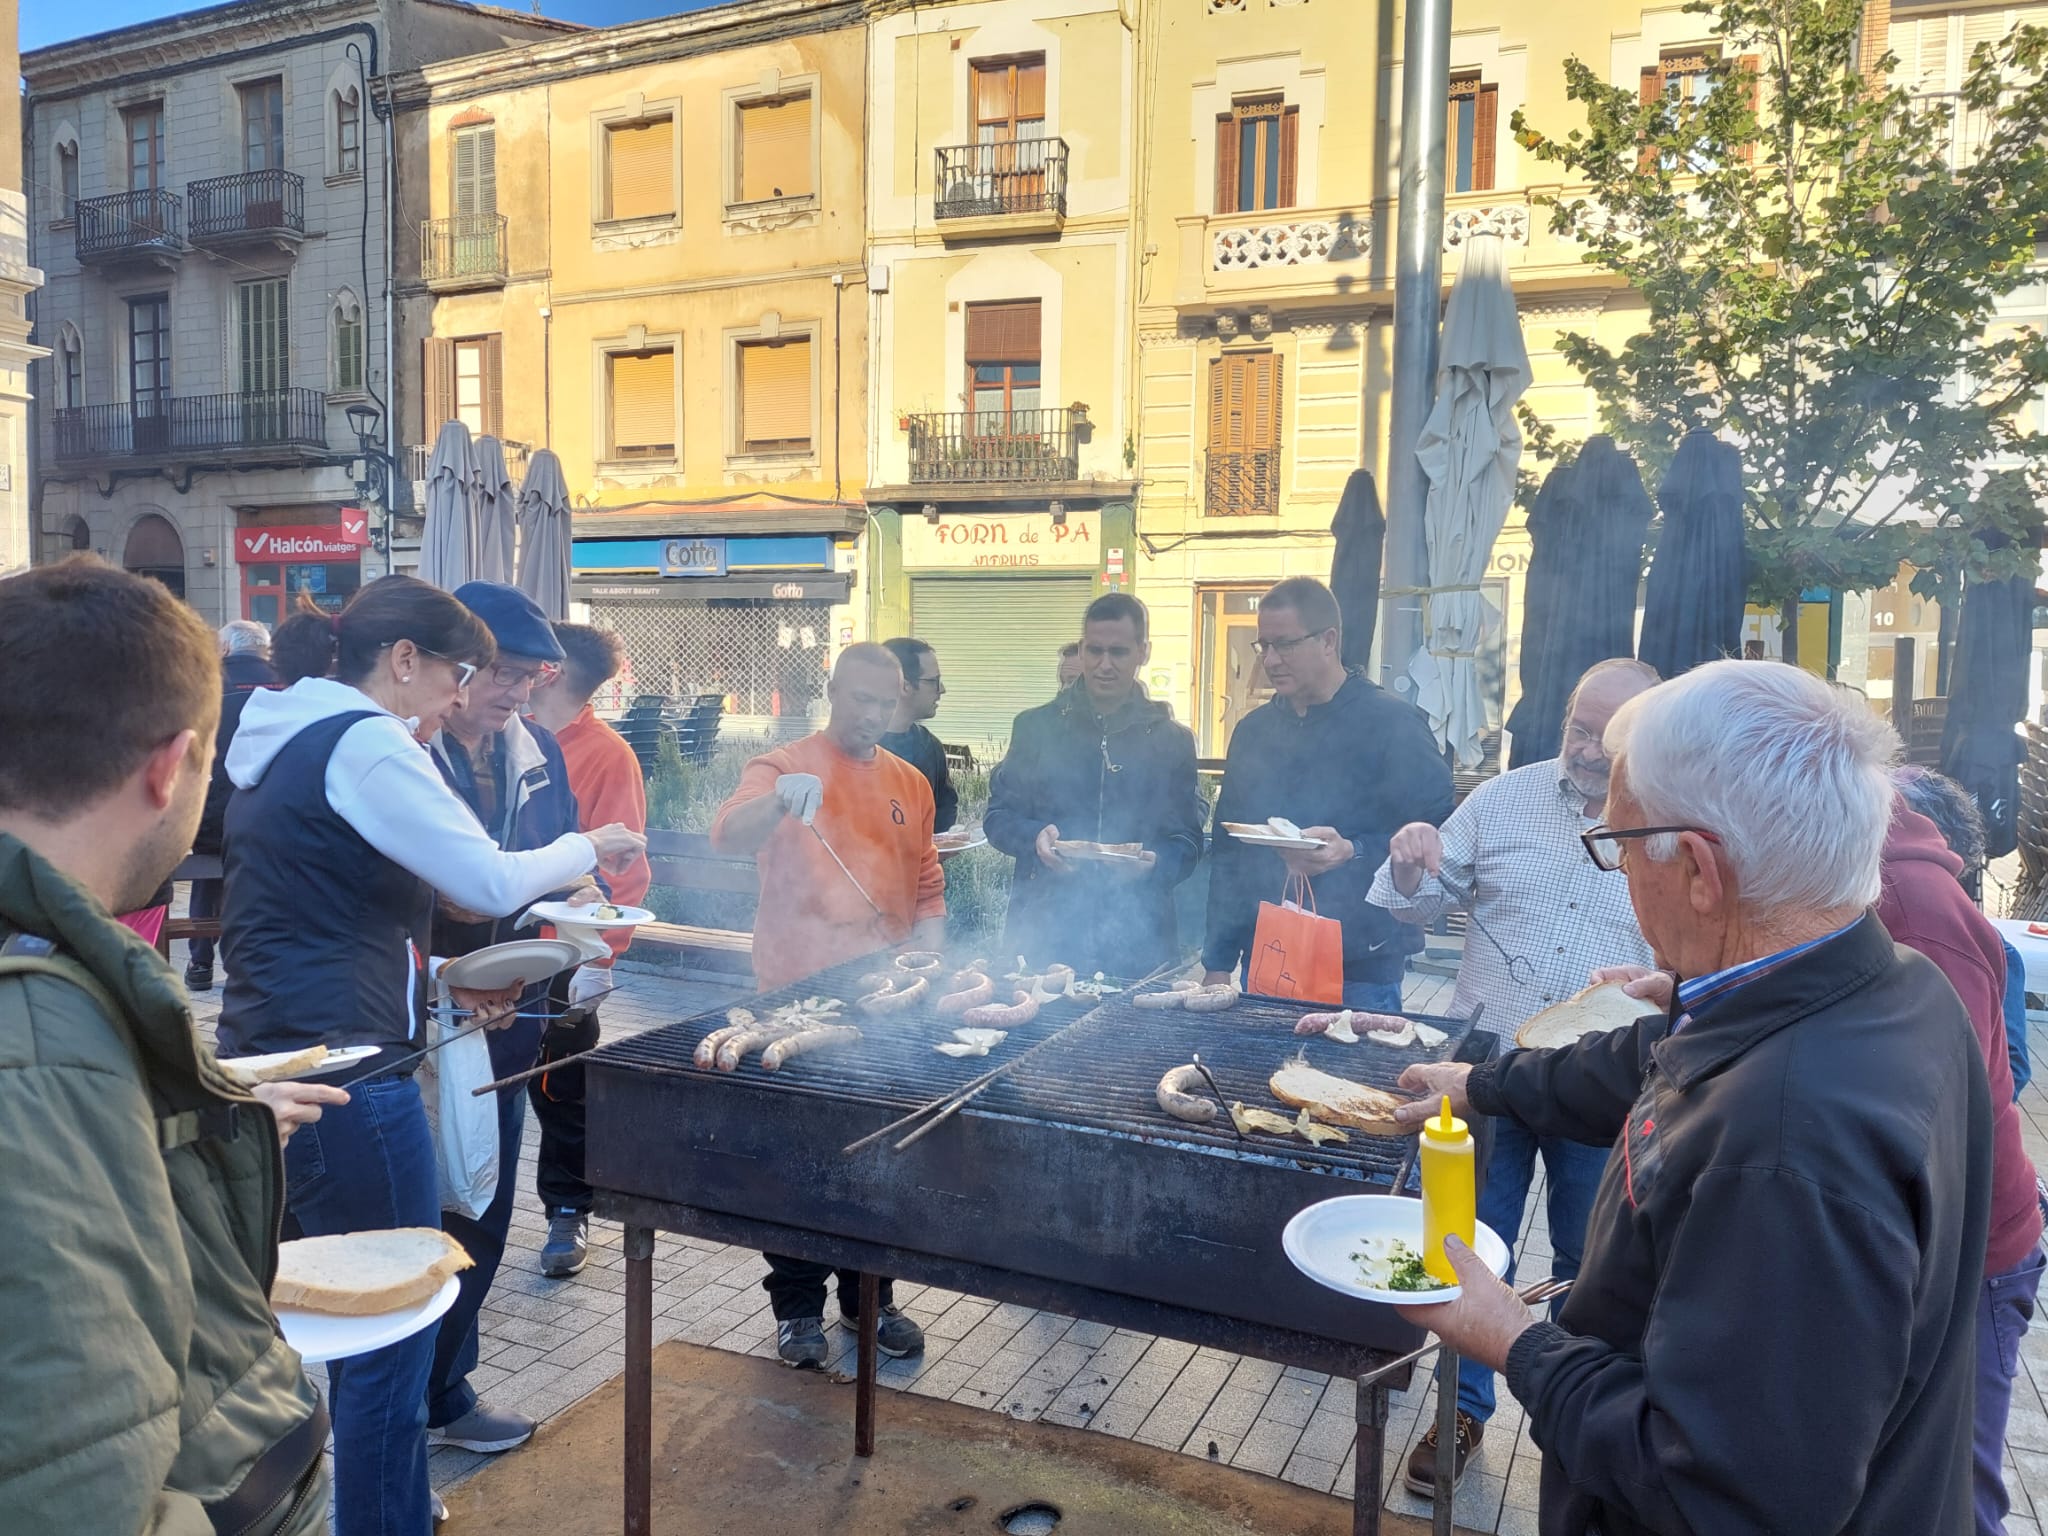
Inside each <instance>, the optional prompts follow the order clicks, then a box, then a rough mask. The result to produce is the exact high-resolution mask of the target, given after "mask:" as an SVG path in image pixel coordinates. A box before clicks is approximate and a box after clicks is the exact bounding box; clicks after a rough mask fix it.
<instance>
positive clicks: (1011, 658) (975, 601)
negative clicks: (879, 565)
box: [910, 576, 1095, 764]
mask: <svg viewBox="0 0 2048 1536" xmlns="http://www.w3.org/2000/svg"><path fill="white" fill-rule="evenodd" d="M1094 596H1095V582H1094V580H1093V578H1091V577H1088V576H1073V577H1063V576H1062V577H1044V576H1040V577H1021V576H1012V577H1001V576H969V577H952V578H947V577H923V578H920V579H918V580H915V581H913V582H912V583H911V586H910V619H911V633H912V634H914V635H916V636H917V638H918V639H920V640H922V641H924V642H925V643H926V644H927V645H929V646H930V647H931V648H932V649H933V650H934V651H935V652H937V653H938V658H939V670H940V673H941V675H943V676H944V678H945V680H946V698H945V702H944V703H942V704H940V705H939V713H938V716H937V718H935V719H934V720H933V721H932V722H931V729H932V732H933V734H935V735H936V736H937V737H938V738H939V739H940V740H941V741H946V742H951V743H953V744H954V745H956V746H965V747H969V748H971V749H972V750H973V752H974V755H975V757H976V759H977V760H982V761H986V762H988V763H990V764H993V763H994V762H996V761H997V760H998V758H1000V756H1001V747H1002V744H1004V743H1006V742H1007V741H1008V740H1009V737H1010V723H1011V722H1012V721H1013V720H1015V719H1016V718H1017V716H1018V715H1019V714H1021V713H1022V712H1023V711H1025V710H1027V709H1030V708H1032V707H1033V706H1034V705H1038V704H1043V703H1044V702H1045V701H1046V700H1048V699H1050V698H1051V697H1052V696H1053V693H1054V692H1055V688H1056V683H1055V674H1056V672H1057V670H1058V667H1059V653H1060V647H1061V646H1063V645H1065V644H1066V643H1067V642H1068V641H1069V640H1078V639H1080V638H1081V615H1082V613H1083V612H1085V611H1086V610H1087V607H1088V604H1089V602H1090V601H1091V600H1092V599H1093V598H1094Z"/></svg>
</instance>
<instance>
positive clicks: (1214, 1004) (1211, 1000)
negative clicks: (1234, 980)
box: [1181, 983, 1237, 1013]
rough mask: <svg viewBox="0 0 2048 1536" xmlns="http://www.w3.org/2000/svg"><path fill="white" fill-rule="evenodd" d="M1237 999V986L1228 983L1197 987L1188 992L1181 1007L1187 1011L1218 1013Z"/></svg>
mask: <svg viewBox="0 0 2048 1536" xmlns="http://www.w3.org/2000/svg"><path fill="white" fill-rule="evenodd" d="M1236 1001H1237V988H1235V987H1233V986H1230V985H1228V984H1227V983H1226V984H1225V985H1222V986H1215V987H1198V988H1196V989H1195V990H1194V991H1192V992H1190V993H1188V995H1187V999H1186V1001H1184V1002H1183V1003H1182V1004H1181V1007H1183V1008H1185V1009H1187V1011H1188V1012H1189V1013H1219V1012H1221V1011H1222V1010H1223V1009H1225V1008H1228V1007H1230V1006H1231V1005H1232V1004H1233V1003H1235V1002H1236Z"/></svg>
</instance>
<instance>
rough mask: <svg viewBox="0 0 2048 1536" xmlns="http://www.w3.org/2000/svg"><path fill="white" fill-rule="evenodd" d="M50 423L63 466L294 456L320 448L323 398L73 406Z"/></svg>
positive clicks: (293, 395)
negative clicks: (203, 458) (215, 457)
mask: <svg viewBox="0 0 2048 1536" xmlns="http://www.w3.org/2000/svg"><path fill="white" fill-rule="evenodd" d="M52 419H53V421H54V422H55V426H56V438H57V441H56V456H57V458H58V459H59V460H61V461H63V462H66V463H90V462H98V461H107V460H115V459H190V458H201V457H205V458H210V457H214V456H219V457H222V458H246V457H248V456H249V455H251V454H273V453H287V454H293V455H295V454H296V453H298V452H305V451H313V452H317V451H319V450H321V449H324V448H325V447H326V446H327V396H326V395H325V394H323V393H322V392H321V391H319V390H317V389H261V390H253V391H250V392H249V393H246V394H234V395H171V396H167V397H165V398H162V399H159V400H155V401H147V400H145V401H143V402H141V403H140V404H136V403H134V402H124V403H122V404H120V405H87V406H79V407H77V408H75V409H71V410H61V411H55V412H53V413H52Z"/></svg>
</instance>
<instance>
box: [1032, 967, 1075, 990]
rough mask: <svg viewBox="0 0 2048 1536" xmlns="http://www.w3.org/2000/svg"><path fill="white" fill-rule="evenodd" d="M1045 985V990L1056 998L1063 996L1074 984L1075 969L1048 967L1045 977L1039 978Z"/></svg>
mask: <svg viewBox="0 0 2048 1536" xmlns="http://www.w3.org/2000/svg"><path fill="white" fill-rule="evenodd" d="M1039 979H1040V980H1042V981H1043V982H1044V983H1045V990H1046V991H1048V992H1050V993H1051V994H1052V995H1053V996H1054V997H1059V996H1062V995H1064V994H1065V993H1066V991H1067V989H1068V988H1070V987H1072V986H1073V984H1074V968H1073V967H1072V966H1071V965H1052V966H1047V967H1046V971H1045V975H1044V976H1042V977H1041V978H1039Z"/></svg>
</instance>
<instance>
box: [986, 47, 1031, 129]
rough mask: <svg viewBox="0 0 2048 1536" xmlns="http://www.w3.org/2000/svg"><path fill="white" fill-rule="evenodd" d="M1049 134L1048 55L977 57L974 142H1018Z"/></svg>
mask: <svg viewBox="0 0 2048 1536" xmlns="http://www.w3.org/2000/svg"><path fill="white" fill-rule="evenodd" d="M1044 137H1045V55H1044V54H1042V53H1034V54H1028V55H1026V56H1024V57H1022V58H1015V59H977V60H976V61H975V64H974V142H975V143H977V144H1014V143H1016V142H1017V140H1019V139H1042V138H1044Z"/></svg>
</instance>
